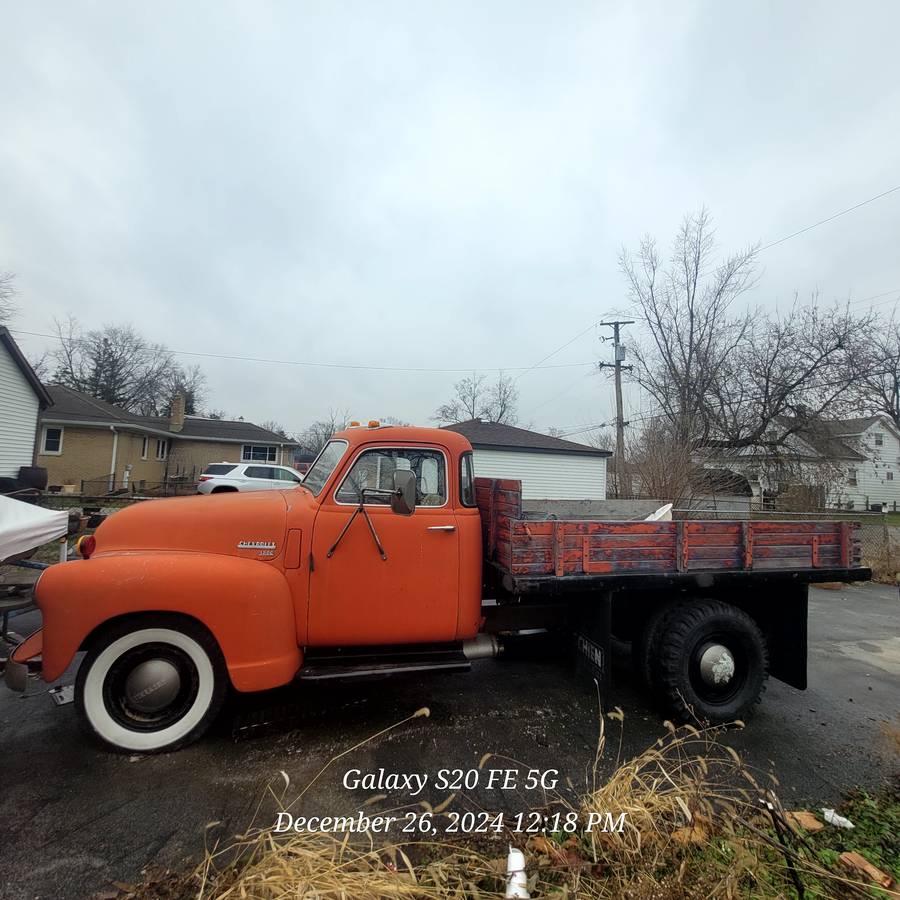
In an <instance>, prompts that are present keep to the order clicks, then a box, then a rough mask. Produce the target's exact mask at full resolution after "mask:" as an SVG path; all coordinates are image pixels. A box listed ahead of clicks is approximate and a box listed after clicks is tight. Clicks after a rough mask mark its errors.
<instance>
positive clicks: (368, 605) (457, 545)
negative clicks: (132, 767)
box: [7, 422, 482, 752]
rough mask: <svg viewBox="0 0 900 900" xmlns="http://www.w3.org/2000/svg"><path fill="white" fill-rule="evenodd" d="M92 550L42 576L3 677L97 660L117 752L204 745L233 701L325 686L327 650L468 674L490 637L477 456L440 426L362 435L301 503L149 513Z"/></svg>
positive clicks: (231, 498)
mask: <svg viewBox="0 0 900 900" xmlns="http://www.w3.org/2000/svg"><path fill="white" fill-rule="evenodd" d="M83 554H84V555H85V556H87V558H86V559H81V560H75V561H70V562H67V563H63V564H60V565H56V566H53V567H51V568H50V569H48V570H46V571H45V572H44V573H43V575H42V576H41V578H40V580H39V582H38V584H37V586H36V589H35V600H36V603H37V605H38V607H39V608H40V609H41V611H42V614H43V628H42V630H41V631H40V632H38V633H37V634H35V635H32V636H31V637H30V638H29V639H27V640H26V642H25V643H24V644H23V645H22V646H20V647H19V648H18V650H17V651H16V653H15V654H14V658H13V660H12V663H11V674H9V673H8V675H7V680H9V679H10V677H12V678H13V679H21V678H22V677H23V676H22V669H21V666H23V665H24V663H25V662H26V661H27V659H28V658H29V657H32V658H33V657H34V656H36V655H37V654H38V653H40V654H42V674H43V677H44V679H45V680H47V681H53V680H55V679H57V678H59V677H60V676H61V675H62V674H63V672H64V671H65V670H66V669H67V668H68V666H69V665H70V664H71V662H72V660H73V658H74V656H75V654H76V653H77V652H78V651H79V650H84V651H87V652H86V656H85V658H84V660H83V661H82V664H81V666H80V668H79V672H78V676H77V680H76V690H75V700H76V704H77V706H78V710H79V712H80V714H81V718H82V720H83V721H84V722H85V723H86V724H87V725H88V728H89V730H90V731H92V732H93V733H94V734H95V735H97V736H98V737H100V738H101V739H102V740H103V741H105V742H106V743H107V744H109V745H111V746H113V747H115V748H116V749H120V750H127V751H144V752H152V751H159V750H171V749H174V748H175V747H177V746H181V745H183V744H185V743H187V742H189V741H191V740H194V739H195V738H196V737H198V736H199V735H200V734H201V733H202V731H203V730H205V728H206V727H207V726H208V724H209V723H210V721H211V720H212V718H213V717H214V716H215V714H216V712H217V711H218V709H219V707H220V705H221V703H222V700H223V698H224V696H225V693H226V691H227V690H228V689H234V690H237V691H260V690H266V689H269V688H274V687H278V686H280V685H284V684H287V683H289V682H290V681H292V680H293V679H294V678H295V677H296V676H298V674H300V673H301V672H302V673H303V674H304V675H307V674H308V675H309V676H310V677H315V676H316V675H319V676H321V675H322V672H323V671H325V672H327V671H328V670H329V666H328V665H323V663H322V661H321V660H322V659H328V658H329V657H328V653H327V651H328V650H329V649H330V650H333V651H334V652H346V648H362V647H367V648H377V647H388V646H390V647H391V648H397V647H398V646H400V647H402V646H404V645H416V647H417V648H422V647H428V648H429V649H430V650H431V651H432V652H434V653H437V654H438V656H439V658H441V659H443V660H444V662H447V661H448V660H447V653H448V652H449V653H450V655H451V659H450V660H449V661H450V662H451V663H452V662H454V661H455V662H457V663H460V662H461V661H462V660H464V656H462V654H461V651H462V645H463V643H464V642H466V641H471V640H472V639H474V638H475V637H476V635H477V634H478V631H479V626H480V624H481V575H482V558H481V519H480V516H479V512H478V509H477V507H476V505H475V487H474V473H473V464H472V448H471V445H470V444H469V442H468V441H467V440H466V439H465V438H464V437H462V436H461V435H459V434H456V433H455V432H451V431H445V430H443V429H436V428H412V427H398V426H381V425H379V424H378V423H376V422H371V423H369V424H368V425H367V426H361V427H351V428H348V429H346V430H344V431H342V432H339V433H337V434H335V435H334V436H333V438H332V439H331V440H330V441H329V442H328V443H327V444H326V445H325V447H324V448H323V449H322V451H321V452H320V453H319V455H318V457H317V459H316V460H315V462H314V463H313V464H312V466H311V467H310V469H309V471H308V472H307V474H306V477H305V479H304V481H303V482H302V484H300V485H298V486H296V487H294V488H292V489H288V490H282V491H267V492H260V493H248V494H241V493H231V494H216V495H209V496H196V497H180V498H172V499H167V500H153V501H146V502H142V503H138V504H135V505H134V506H132V507H129V508H127V509H124V510H122V511H120V512H118V513H116V514H115V515H114V516H111V517H110V518H109V519H107V520H106V521H105V522H104V523H103V524H102V525H101V526H100V528H99V529H98V530H97V532H96V534H95V535H94V536H93V539H92V540H90V541H88V542H87V543H86V546H85V545H83ZM316 651H319V662H318V663H317V665H315V666H306V668H305V666H304V664H305V663H306V662H307V661H308V658H310V657H311V656H312V655H313V654H314V653H315V652H316ZM17 665H18V666H19V667H20V668H19V669H17ZM423 667H428V668H432V667H435V666H432V665H423ZM437 667H439V666H437Z"/></svg>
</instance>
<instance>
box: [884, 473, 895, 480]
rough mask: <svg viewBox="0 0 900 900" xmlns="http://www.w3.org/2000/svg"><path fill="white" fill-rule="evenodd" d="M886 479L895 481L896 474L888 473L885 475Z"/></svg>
mask: <svg viewBox="0 0 900 900" xmlns="http://www.w3.org/2000/svg"><path fill="white" fill-rule="evenodd" d="M884 477H885V478H887V480H888V481H893V480H894V473H893V472H887V473H886V474H885V476H884Z"/></svg>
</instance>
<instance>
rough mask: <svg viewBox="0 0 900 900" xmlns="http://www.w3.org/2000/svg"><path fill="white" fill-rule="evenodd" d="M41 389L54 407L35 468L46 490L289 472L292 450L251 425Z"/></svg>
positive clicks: (45, 417)
mask: <svg viewBox="0 0 900 900" xmlns="http://www.w3.org/2000/svg"><path fill="white" fill-rule="evenodd" d="M46 387H47V391H48V393H49V394H50V396H51V398H52V400H53V405H52V406H51V407H49V408H48V409H47V410H46V411H45V412H44V413H43V414H42V415H41V427H40V435H39V439H38V448H37V450H38V452H37V464H38V465H39V466H44V467H45V468H46V469H47V472H48V476H49V481H48V485H49V486H51V487H52V486H55V485H59V486H72V485H74V490H75V491H78V492H81V493H95V492H96V493H106V492H107V491H110V490H113V489H119V488H130V489H133V490H140V489H141V488H142V487H147V489H148V490H152V489H153V487H155V486H158V485H160V484H161V483H163V482H167V483H173V482H176V483H177V482H179V481H181V482H184V483H189V482H193V481H196V479H197V477H198V476H199V474H200V472H201V470H202V469H203V468H204V467H205V466H206V465H208V464H209V463H211V462H223V461H228V462H250V461H252V462H261V463H266V462H268V463H272V464H276V465H290V463H291V457H292V454H293V450H294V447H295V446H296V444H295V443H293V442H291V441H289V440H287V439H286V438H285V437H284V436H282V435H279V434H275V432H272V431H267V430H266V429H265V428H260V427H259V426H258V425H253V424H252V423H250V422H242V421H227V420H225V419H207V418H203V417H201V416H189V415H185V413H184V398H183V397H181V396H176V398H175V401H174V402H173V404H172V414H171V416H169V417H168V418H166V417H162V416H139V415H136V414H135V413H130V412H126V411H125V410H124V409H120V408H119V407H117V406H113V405H112V404H110V403H104V402H103V401H102V400H97V399H95V398H94V397H91V396H90V395H88V394H83V393H81V392H80V391H75V390H72V389H71V388H67V387H63V386H62V385H58V384H49V385H47V386H46ZM68 490H72V488H71V487H69V488H68Z"/></svg>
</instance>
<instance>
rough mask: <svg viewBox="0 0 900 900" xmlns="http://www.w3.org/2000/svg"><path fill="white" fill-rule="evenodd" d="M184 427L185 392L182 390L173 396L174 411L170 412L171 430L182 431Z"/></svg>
mask: <svg viewBox="0 0 900 900" xmlns="http://www.w3.org/2000/svg"><path fill="white" fill-rule="evenodd" d="M182 428H184V394H182V393H181V392H180V391H179V392H178V393H177V394H176V395H175V396H174V397H173V398H172V411H171V412H170V413H169V430H170V431H176V432H177V431H181V429H182Z"/></svg>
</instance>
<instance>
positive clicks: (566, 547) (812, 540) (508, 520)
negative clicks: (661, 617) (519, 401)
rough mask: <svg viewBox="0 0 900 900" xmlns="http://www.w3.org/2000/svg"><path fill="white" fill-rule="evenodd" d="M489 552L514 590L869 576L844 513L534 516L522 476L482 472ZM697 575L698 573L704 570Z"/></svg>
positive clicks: (480, 497) (854, 528)
mask: <svg viewBox="0 0 900 900" xmlns="http://www.w3.org/2000/svg"><path fill="white" fill-rule="evenodd" d="M475 489H476V502H477V503H478V508H479V510H480V512H481V519H482V536H483V541H484V559H485V562H486V563H487V564H488V565H490V566H492V567H494V569H495V570H496V572H497V573H498V574H499V576H500V578H501V579H502V583H503V587H504V589H505V590H507V591H509V592H510V593H515V594H524V593H536V592H539V593H545V592H547V591H549V592H550V593H554V592H559V591H563V590H566V589H567V588H571V589H579V590H584V589H585V588H587V587H588V586H591V585H593V586H595V587H599V586H603V585H606V586H612V585H613V584H614V583H616V582H620V581H621V580H627V583H629V584H632V585H637V584H643V585H647V586H650V585H654V584H658V585H660V586H662V585H670V586H671V585H676V584H679V583H681V584H691V583H696V582H697V581H698V580H699V581H700V582H702V583H704V584H706V585H708V584H710V583H711V579H712V580H713V581H717V582H719V583H721V584H726V583H731V584H748V583H750V582H761V581H769V582H771V581H783V580H785V579H789V580H792V581H795V582H803V583H812V582H824V581H866V580H868V579H869V578H871V572H870V570H869V569H867V568H865V567H863V566H862V563H861V553H860V541H859V533H858V529H859V525H858V524H857V523H853V522H842V521H817V522H813V521H808V520H796V521H746V520H721V519H711V520H687V521H670V522H646V521H590V520H581V519H546V520H535V519H529V518H527V517H526V516H525V514H524V513H523V508H522V487H521V482H519V481H514V480H510V479H487V478H476V479H475ZM698 576H700V577H699V579H698Z"/></svg>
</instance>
